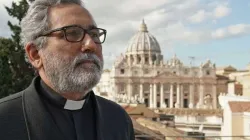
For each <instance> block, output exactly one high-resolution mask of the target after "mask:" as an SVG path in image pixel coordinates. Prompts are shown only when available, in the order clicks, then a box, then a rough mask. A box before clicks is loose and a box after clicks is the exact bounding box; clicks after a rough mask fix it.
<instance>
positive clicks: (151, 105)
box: [149, 84, 153, 108]
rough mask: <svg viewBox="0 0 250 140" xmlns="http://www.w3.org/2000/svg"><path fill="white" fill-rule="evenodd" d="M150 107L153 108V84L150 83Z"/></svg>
mask: <svg viewBox="0 0 250 140" xmlns="http://www.w3.org/2000/svg"><path fill="white" fill-rule="evenodd" d="M149 107H150V108H153V85H152V84H150V88H149Z"/></svg>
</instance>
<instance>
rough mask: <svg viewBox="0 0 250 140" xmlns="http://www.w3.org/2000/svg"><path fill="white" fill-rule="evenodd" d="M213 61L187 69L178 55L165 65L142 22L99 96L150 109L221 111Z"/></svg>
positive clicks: (98, 90)
mask: <svg viewBox="0 0 250 140" xmlns="http://www.w3.org/2000/svg"><path fill="white" fill-rule="evenodd" d="M215 70H216V68H215V64H213V63H212V62H211V61H210V60H207V61H206V62H205V63H203V64H201V65H200V66H190V65H189V66H188V65H184V64H183V63H182V62H181V60H180V59H178V57H177V55H174V56H173V57H172V58H171V59H170V60H167V61H166V62H164V54H162V51H161V47H160V45H159V43H158V41H157V39H156V38H155V37H154V36H153V35H152V34H150V33H149V31H148V28H147V25H146V24H145V22H144V20H143V21H142V23H141V25H140V28H139V30H138V31H137V32H136V33H135V35H134V36H133V37H132V38H131V40H130V41H129V43H128V47H127V49H126V52H125V54H122V55H121V56H120V57H118V58H117V59H116V61H115V62H114V65H113V66H112V68H111V70H106V71H105V72H104V73H103V76H102V79H101V81H100V83H99V84H98V85H97V87H96V89H95V92H96V93H97V94H99V95H100V96H102V95H105V97H107V98H109V99H111V100H116V101H117V102H119V101H118V100H123V101H128V102H129V101H131V99H132V100H140V101H141V102H143V103H145V105H146V106H147V107H150V108H166V107H168V108H211V109H212V108H217V94H216V90H217V87H216V86H217V77H216V73H215Z"/></svg>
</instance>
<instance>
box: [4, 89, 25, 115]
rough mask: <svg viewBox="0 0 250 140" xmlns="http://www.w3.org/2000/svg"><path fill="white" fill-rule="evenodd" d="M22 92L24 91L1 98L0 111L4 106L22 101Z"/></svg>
mask: <svg viewBox="0 0 250 140" xmlns="http://www.w3.org/2000/svg"><path fill="white" fill-rule="evenodd" d="M22 93H23V92H19V93H15V94H12V95H9V96H7V97H4V98H2V99H0V111H1V109H2V108H4V107H8V106H10V105H12V104H15V103H16V102H20V101H21V100H22ZM20 103H21V102H20Z"/></svg>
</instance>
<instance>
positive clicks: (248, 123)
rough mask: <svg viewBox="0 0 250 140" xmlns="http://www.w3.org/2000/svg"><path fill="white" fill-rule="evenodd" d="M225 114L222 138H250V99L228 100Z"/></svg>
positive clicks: (230, 139) (227, 139) (231, 139)
mask: <svg viewBox="0 0 250 140" xmlns="http://www.w3.org/2000/svg"><path fill="white" fill-rule="evenodd" d="M223 116H224V117H223V118H224V120H223V122H224V123H223V125H222V129H221V140H239V139H244V140H245V139H250V135H249V134H250V100H249V101H229V102H227V103H226V104H225V108H224V112H223ZM229 136H231V137H229Z"/></svg>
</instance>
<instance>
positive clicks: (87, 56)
mask: <svg viewBox="0 0 250 140" xmlns="http://www.w3.org/2000/svg"><path fill="white" fill-rule="evenodd" d="M84 61H92V62H93V63H94V64H95V65H97V67H98V68H99V70H101V69H102V67H103V62H102V61H101V60H100V59H99V58H98V57H97V56H96V55H95V54H92V53H81V54H80V55H77V56H76V58H75V59H74V61H73V65H74V66H76V65H78V64H80V63H82V62H84Z"/></svg>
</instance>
